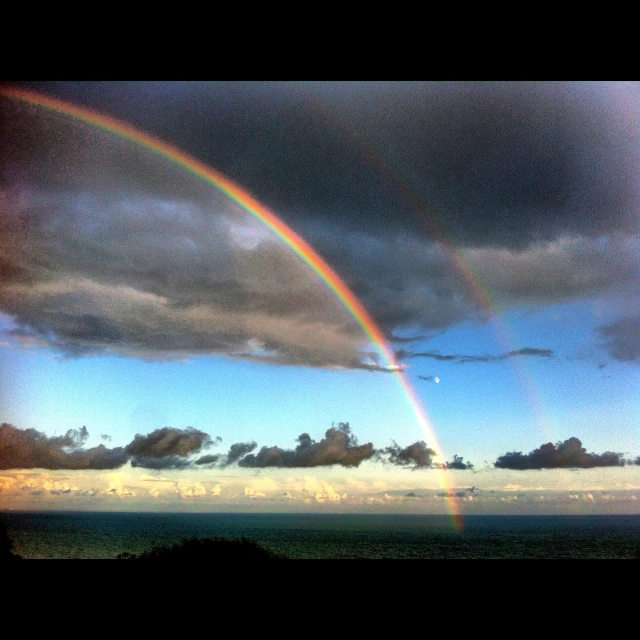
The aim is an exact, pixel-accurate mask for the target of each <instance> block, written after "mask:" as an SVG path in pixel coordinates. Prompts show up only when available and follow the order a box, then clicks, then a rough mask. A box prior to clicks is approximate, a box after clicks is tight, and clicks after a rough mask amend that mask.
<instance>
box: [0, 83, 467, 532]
mask: <svg viewBox="0 0 640 640" xmlns="http://www.w3.org/2000/svg"><path fill="white" fill-rule="evenodd" d="M0 94H2V95H4V96H7V97H8V98H13V99H15V100H19V101H22V102H26V103H28V104H31V105H35V106H38V107H42V108H45V109H48V110H49V111H53V112H57V113H61V114H63V115H66V116H70V117H73V118H76V119H77V120H80V121H82V122H84V123H87V124H89V125H92V126H95V127H97V128H99V129H102V130H104V131H107V132H109V133H112V134H115V135H117V136H119V137H121V138H123V139H125V140H129V141H131V142H134V143H136V144H139V145H141V146H142V147H145V148H146V149H148V150H149V151H152V152H153V153H156V154H159V155H161V156H163V157H164V158H166V159H167V160H169V161H170V162H172V163H173V164H175V165H177V166H179V167H181V168H183V169H185V170H187V171H188V172H190V173H192V174H194V175H196V176H198V177H199V178H201V179H203V180H205V181H206V182H208V183H209V184H211V185H213V186H214V187H216V188H217V189H219V190H220V191H222V192H223V193H224V194H226V195H227V196H228V197H229V198H230V199H231V200H233V201H234V202H236V203H237V204H238V205H240V206H241V207H242V208H243V209H245V210H246V211H247V212H248V213H250V214H251V215H252V216H254V217H255V218H256V219H258V220H259V221H260V222H262V223H263V224H264V225H265V226H266V227H268V228H269V229H270V230H271V231H272V232H273V233H275V234H276V236H278V237H279V238H280V239H281V240H282V241H283V242H284V243H285V244H286V245H287V246H288V247H290V248H291V249H292V250H293V251H294V252H295V253H296V254H297V255H298V256H299V257H300V258H301V260H302V261H303V262H305V263H306V264H307V265H309V267H311V269H313V271H314V272H315V273H316V274H317V276H318V277H319V278H320V280H322V282H324V284H325V285H326V286H327V287H328V288H329V289H330V290H331V291H332V292H333V294H334V295H335V296H336V298H337V299H338V300H339V301H340V303H341V304H342V305H343V306H344V307H345V308H346V309H347V311H348V312H349V313H350V314H351V316H352V317H353V318H354V320H355V321H356V322H357V324H358V325H359V326H360V327H361V328H362V330H363V331H364V333H365V335H366V336H367V338H368V339H369V340H370V341H371V342H372V343H373V345H374V346H375V347H376V348H377V349H378V350H379V352H380V353H381V354H382V356H383V357H384V359H385V361H386V363H387V366H388V368H389V369H390V370H391V371H392V372H393V375H394V376H395V379H396V380H397V381H398V382H399V384H400V386H401V388H402V390H403V393H404V395H405V396H406V398H407V400H408V402H409V404H410V406H411V408H412V411H413V413H414V414H415V416H416V419H417V421H418V424H419V426H420V429H421V431H422V433H423V434H424V436H425V439H426V441H427V442H428V444H429V446H430V447H431V448H432V449H433V450H434V451H435V452H436V455H437V456H438V457H439V458H440V459H441V460H445V457H444V454H443V452H442V450H441V448H440V446H439V445H438V442H437V440H436V437H435V433H434V431H433V428H432V426H431V422H430V420H429V418H428V417H427V414H426V412H425V409H424V408H423V406H422V404H421V402H420V400H419V398H418V396H417V394H416V392H415V390H414V389H413V387H412V385H411V383H410V382H409V379H408V378H407V376H406V375H405V373H404V371H403V368H402V366H401V365H400V364H399V363H398V362H397V361H396V358H395V355H394V353H393V351H392V349H391V348H390V346H389V345H388V343H387V341H386V339H385V337H384V335H383V333H382V331H381V330H380V329H379V327H378V326H377V325H376V323H375V322H374V321H373V319H372V318H371V316H370V315H369V313H368V312H367V310H366V309H365V308H364V306H363V305H362V303H361V302H360V301H359V300H358V298H356V296H355V295H354V294H353V292H352V291H351V290H350V289H349V288H348V287H347V285H346V284H345V283H344V282H343V281H342V279H341V278H340V276H338V274H337V273H336V272H335V271H334V270H333V269H332V268H331V267H330V266H329V265H328V264H327V263H326V262H325V261H324V260H323V259H322V258H321V257H320V255H318V253H317V252H316V251H315V250H314V249H313V247H311V245H309V244H308V243H307V242H306V241H305V240H304V239H303V238H302V237H301V236H299V235H298V234H297V233H296V232H295V231H293V230H292V229H291V228H290V227H288V226H287V225H286V224H284V222H282V220H280V219H279V218H278V217H277V216H276V215H275V214H273V213H272V212H271V211H269V209H267V208H266V207H265V206H263V205H262V204H261V203H260V202H258V201H257V200H256V199H255V198H253V197H252V196H251V195H250V194H248V193H247V192H246V191H245V190H244V189H242V188H241V187H240V186H238V185H237V184H235V183H234V182H233V181H231V180H229V178H227V177H226V176H224V175H222V174H221V173H219V172H218V171H215V170H214V169H212V168H210V167H208V166H206V165H204V164H202V163H201V162H198V161H197V160H195V159H194V158H192V157H191V156H189V155H187V154H186V153H183V152H182V151H180V150H179V149H177V148H175V147H173V146H171V145H168V144H166V143H165V142H163V141H161V140H158V139H157V138H154V137H152V136H150V135H148V134H146V133H143V132H141V131H139V130H137V129H135V128H134V127H132V126H130V125H128V124H125V123H123V122H121V121H119V120H116V119H115V118H111V117H109V116H105V115H102V114H98V113H95V112H93V111H91V110H88V109H85V108H81V107H78V106H76V105H73V104H69V103H67V102H64V101H62V100H58V99H55V98H51V97H48V96H44V95H42V94H39V93H36V92H33V91H28V90H24V89H18V88H12V87H2V88H0ZM435 473H437V474H438V482H439V484H440V487H441V488H442V489H443V490H444V492H445V493H446V495H447V496H448V497H447V504H448V509H449V512H450V514H451V516H452V519H453V525H454V528H455V529H456V530H457V531H461V530H462V517H461V514H460V509H459V505H458V499H457V497H456V496H455V495H454V493H453V491H452V487H451V486H450V483H449V472H448V471H447V470H446V469H443V468H440V467H438V468H436V470H435Z"/></svg>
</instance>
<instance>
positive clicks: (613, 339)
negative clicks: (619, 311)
mask: <svg viewBox="0 0 640 640" xmlns="http://www.w3.org/2000/svg"><path fill="white" fill-rule="evenodd" d="M598 334H599V336H600V338H601V340H602V341H603V342H604V347H605V349H606V350H607V352H608V353H609V354H610V355H611V357H612V358H615V359H616V360H619V361H620V362H638V361H640V315H636V316H631V317H626V318H621V319H620V320H616V321H614V322H612V323H611V324H608V325H603V326H601V327H598Z"/></svg>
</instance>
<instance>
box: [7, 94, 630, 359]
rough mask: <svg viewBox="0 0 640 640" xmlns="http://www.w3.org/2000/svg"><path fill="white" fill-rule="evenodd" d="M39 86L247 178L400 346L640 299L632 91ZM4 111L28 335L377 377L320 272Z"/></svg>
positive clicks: (11, 236)
mask: <svg viewBox="0 0 640 640" xmlns="http://www.w3.org/2000/svg"><path fill="white" fill-rule="evenodd" d="M34 86H36V85H34ZM36 88H38V89H40V90H41V91H43V92H47V93H50V94H54V95H57V96H58V97H60V98H63V99H68V100H71V101H73V102H76V103H78V104H81V105H84V106H88V107H91V108H94V109H97V110H98V111H104V112H106V113H110V114H111V115H113V116H115V117H118V118H121V119H122V120H124V121H126V122H130V123H132V124H134V125H137V126H138V127H139V128H140V129H141V130H143V131H146V132H148V133H151V134H153V135H157V136H158V137H160V138H161V139H163V140H165V141H167V142H169V143H171V144H173V145H175V146H177V147H179V148H180V149H182V150H184V151H185V152H187V153H189V154H192V155H193V156H194V157H196V158H198V159H199V160H201V161H203V162H205V163H207V164H208V165H210V166H212V167H214V168H215V169H217V170H220V171H221V172H223V173H224V174H226V175H228V176H229V177H231V178H232V179H234V180H236V181H237V182H238V183H239V184H240V185H242V186H243V187H245V188H247V190H248V191H249V192H251V193H252V194H253V195H254V196H255V197H256V198H258V199H259V200H260V201H261V202H263V203H264V204H266V205H267V206H269V207H270V208H271V209H272V210H273V211H274V212H275V213H276V214H277V215H278V216H279V217H281V218H282V219H283V220H284V221H285V222H286V223H287V224H288V225H290V226H291V227H292V228H293V229H294V230H295V231H296V232H298V233H299V234H301V235H302V236H303V237H304V238H305V239H306V240H307V241H309V242H310V243H311V244H312V245H313V246H314V247H315V248H316V249H317V250H318V251H319V252H320V254H321V255H322V256H323V257H324V258H325V259H326V260H327V261H328V263H329V264H330V265H331V266H332V267H333V268H335V270H336V271H337V272H338V274H339V275H340V276H341V277H342V278H344V280H345V281H346V283H347V284H348V286H349V287H350V288H351V289H352V290H353V291H354V292H355V294H356V295H357V296H358V298H359V299H360V300H361V301H362V303H363V304H364V306H365V308H366V309H367V311H369V313H370V314H371V315H372V317H373V318H374V320H375V321H376V322H377V323H378V324H379V326H380V327H381V328H382V329H383V331H384V332H385V333H386V334H387V335H388V336H395V337H396V338H397V340H398V341H401V340H406V338H402V337H401V336H400V333H399V332H404V331H406V332H411V333H412V334H416V333H418V334H420V335H422V336H425V337H426V338H428V337H429V336H430V335H433V334H434V333H437V332H442V331H444V330H446V329H448V328H450V327H452V326H455V325H457V324H460V323H462V322H465V321H468V320H474V319H482V318H485V317H486V316H487V315H492V314H495V313H497V309H500V310H501V311H503V310H509V309H514V308H516V307H522V306H527V307H529V308H541V307H543V306H545V305H550V304H558V303H564V302H571V301H579V300H584V299H586V298H590V299H593V298H596V297H601V298H606V299H607V301H608V302H607V304H608V305H609V308H610V309H611V310H612V311H614V312H615V311H616V310H622V309H624V308H625V305H628V304H635V305H636V306H638V305H640V278H639V276H638V273H640V269H639V268H640V258H639V256H640V205H639V203H640V144H639V143H640V98H639V96H640V91H639V89H638V85H637V84H635V83H631V84H628V83H618V82H612V83H602V82H600V83H564V82H556V83H513V82H512V83H415V82H391V83H387V82H373V83H353V82H350V83H299V82H295V83H294V82H292V83H265V82H245V83H238V82H233V83H232V82H228V83H137V82H136V83H117V82H107V83H101V82H99V83H91V82H89V83H87V82H83V83H39V84H37V86H36ZM3 114H4V115H5V120H4V121H3V123H2V124H3V125H6V126H4V128H3V129H2V127H0V129H2V130H3V131H4V132H5V138H4V142H5V144H4V145H0V154H1V155H0V160H1V166H2V170H0V187H1V188H2V193H1V195H2V198H3V200H2V205H3V207H4V208H6V209H7V210H9V211H11V212H13V213H14V215H13V216H6V217H5V221H4V222H2V221H0V224H4V227H3V228H0V237H2V238H4V240H3V241H0V309H1V310H3V311H5V312H6V313H8V314H9V315H10V316H11V317H12V318H13V319H14V321H15V328H14V330H13V334H12V335H13V336H14V337H15V338H16V339H18V340H21V341H22V342H24V343H25V344H39V345H41V346H48V347H50V348H53V349H56V350H57V351H59V352H60V353H62V354H64V355H65V356H68V357H77V356H80V355H92V354H93V355H98V354H116V355H128V356H134V357H143V358H151V359H154V358H155V359H157V358H188V357H189V356H192V355H194V354H202V353H222V354H226V355H229V356H231V357H235V358H243V359H248V360H253V361H258V362H269V363H272V364H285V365H286V364H294V365H303V366H311V367H327V366H330V367H343V368H369V369H372V370H375V369H376V365H371V364H370V363H368V362H367V361H366V360H365V359H363V357H362V353H361V350H362V348H363V345H364V343H365V341H364V340H363V337H362V335H361V332H360V331H359V330H358V328H357V326H355V323H354V322H353V321H352V320H351V319H350V318H349V317H347V316H345V313H343V312H342V310H338V311H336V302H335V300H334V299H333V298H332V296H331V295H330V294H329V293H328V292H325V293H323V292H321V291H319V290H318V286H317V282H316V280H315V276H314V275H313V274H310V276H309V278H305V277H304V276H303V274H302V271H304V270H301V269H300V266H299V265H298V266H297V267H296V268H294V266H293V263H294V262H295V261H296V260H297V258H295V256H291V260H288V259H287V258H286V257H285V256H284V253H285V252H284V251H283V250H282V247H277V248H274V246H273V245H274V243H273V242H272V241H273V238H271V241H270V240H269V238H268V237H267V236H269V234H267V233H265V231H264V228H263V227H262V226H261V225H260V224H258V223H255V224H254V223H250V222H249V221H247V220H246V216H245V215H244V214H242V215H239V213H238V211H237V210H236V209H234V207H231V209H229V204H228V203H227V202H226V201H224V198H222V197H221V196H220V195H219V194H213V193H212V190H211V189H209V188H208V187H207V186H206V185H204V184H203V183H201V182H200V181H197V180H195V181H190V180H185V179H184V176H183V175H182V174H180V173H179V172H176V171H174V170H172V169H171V168H170V167H168V165H167V163H164V162H162V161H161V160H160V159H158V158H151V157H149V154H148V153H146V152H144V151H143V150H142V149H135V148H134V149H131V148H126V149H125V147H124V146H123V145H122V143H121V142H120V141H117V140H113V139H111V137H109V136H103V135H99V134H98V133H97V132H95V131H93V130H91V128H88V127H84V126H83V127H78V125H74V126H70V125H66V124H64V123H63V124H60V123H59V122H58V121H57V120H56V118H54V116H52V115H51V114H46V115H45V116H43V115H42V114H40V115H39V116H38V117H33V114H32V115H29V114H24V113H23V114H22V115H21V116H20V117H19V118H18V117H9V116H15V113H14V112H13V111H11V109H9V108H8V107H5V109H4V112H2V113H0V115H3ZM177 122H179V123H180V126H179V127H176V123H177ZM27 125H28V126H27ZM65 136H68V138H69V141H70V142H69V143H67V144H61V143H60V141H61V140H64V139H65ZM74 167H75V169H74ZM25 185H26V186H25ZM211 211H215V213H216V215H213V216H212V215H210V212H211ZM26 239H28V240H29V242H28V243H26ZM275 244H276V245H277V243H275ZM25 249H26V251H25ZM239 265H240V266H241V268H239ZM296 269H297V271H296ZM294 272H295V273H296V277H295V278H292V277H291V274H292V273H294ZM265 274H273V280H272V281H270V282H269V283H268V284H269V285H270V286H265V285H266V284H267V283H265V277H264V275H265ZM486 292H489V293H490V299H491V302H492V305H493V307H492V308H489V307H488V306H487V300H488V298H487V296H486ZM619 315H620V316H621V317H624V313H623V312H622V311H620V314H619ZM624 322H625V321H624V320H619V321H618V320H614V321H613V323H612V324H611V325H609V326H608V327H603V328H601V331H600V336H601V337H602V338H603V339H604V347H605V349H607V350H608V351H609V353H610V355H611V356H612V357H613V358H616V359H620V360H625V361H628V362H637V361H638V359H639V358H638V355H637V354H638V348H637V344H636V343H634V338H633V334H632V333H630V332H627V331H626V330H625V328H624V327H623V326H622V325H623V324H624ZM616 323H618V324H620V325H621V326H618V324H616ZM631 328H633V327H631ZM636 335H637V332H636ZM539 351H540V352H539V353H533V352H531V353H525V350H520V352H513V353H510V354H504V355H503V356H486V359H485V356H468V357H465V356H451V357H450V358H447V356H440V357H439V358H438V357H436V355H435V354H434V355H431V356H423V357H433V358H434V359H441V360H445V359H450V360H456V359H458V358H460V359H459V360H458V361H460V362H484V361H490V360H494V359H501V358H506V357H511V356H516V355H537V356H541V357H545V356H544V353H543V351H545V350H544V349H541V350H539ZM552 355H553V354H550V355H549V357H552ZM415 357H420V356H415ZM378 366H380V367H381V368H382V369H383V370H384V369H385V367H384V364H380V365H378Z"/></svg>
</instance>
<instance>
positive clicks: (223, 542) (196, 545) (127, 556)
mask: <svg viewBox="0 0 640 640" xmlns="http://www.w3.org/2000/svg"><path fill="white" fill-rule="evenodd" d="M117 559H118V560H177V561H179V562H191V561H198V562H209V561H211V562H214V561H215V562H226V563H230V562H232V563H233V562H244V561H254V560H284V559H285V557H284V556H281V555H279V554H277V553H275V552H273V551H270V550H269V549H265V548H264V547H261V546H260V545H259V544H258V543H257V542H254V541H253V540H248V539H247V538H241V539H239V540H227V539H225V538H202V539H201V538H189V539H188V540H183V541H182V542H180V543H179V544H174V545H172V546H169V547H160V546H154V547H153V548H152V549H151V550H150V551H146V552H145V553H141V554H138V555H136V554H132V553H128V552H125V553H121V554H119V555H118V556H117Z"/></svg>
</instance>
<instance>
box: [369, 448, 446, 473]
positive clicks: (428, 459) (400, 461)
mask: <svg viewBox="0 0 640 640" xmlns="http://www.w3.org/2000/svg"><path fill="white" fill-rule="evenodd" d="M435 455H436V452H435V451H434V450H433V449H430V448H429V447H428V446H427V443H426V442H424V441H418V442H414V443H413V444H410V445H409V446H407V447H404V448H402V447H400V445H399V444H398V443H397V442H395V441H394V442H393V444H392V445H391V446H390V447H386V448H385V449H381V450H380V451H379V452H378V456H379V458H380V459H381V460H383V461H384V462H386V463H389V464H393V465H398V466H401V467H410V468H413V469H430V468H431V467H432V465H433V457H434V456H435Z"/></svg>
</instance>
